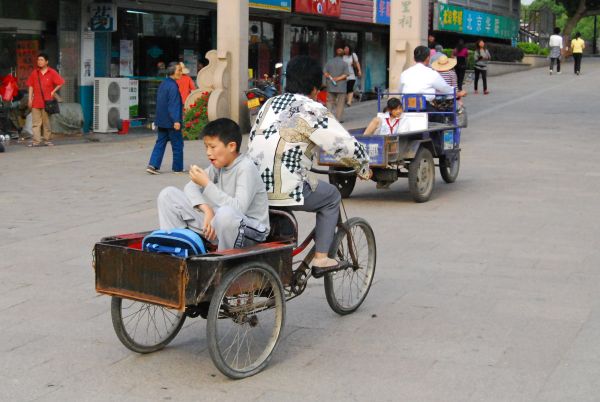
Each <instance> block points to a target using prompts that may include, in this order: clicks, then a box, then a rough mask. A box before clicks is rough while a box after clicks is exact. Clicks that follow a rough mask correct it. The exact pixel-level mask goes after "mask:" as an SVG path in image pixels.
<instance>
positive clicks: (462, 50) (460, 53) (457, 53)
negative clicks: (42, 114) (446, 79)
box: [452, 39, 469, 91]
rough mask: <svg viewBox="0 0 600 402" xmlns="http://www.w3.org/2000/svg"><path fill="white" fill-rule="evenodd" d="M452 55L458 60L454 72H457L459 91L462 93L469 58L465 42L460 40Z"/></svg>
mask: <svg viewBox="0 0 600 402" xmlns="http://www.w3.org/2000/svg"><path fill="white" fill-rule="evenodd" d="M452 55H453V56H454V57H455V58H456V67H454V70H455V71H456V78H457V84H458V90H459V91H462V87H463V82H464V81H465V72H466V71H467V58H468V57H469V51H468V50H467V48H466V47H465V41H464V40H462V39H459V40H458V44H457V45H456V48H455V49H454V50H453V51H452Z"/></svg>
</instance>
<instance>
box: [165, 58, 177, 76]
mask: <svg viewBox="0 0 600 402" xmlns="http://www.w3.org/2000/svg"><path fill="white" fill-rule="evenodd" d="M178 65H179V62H176V61H172V62H170V63H169V65H168V66H167V75H168V76H169V77H170V76H172V75H173V74H175V71H177V66H178Z"/></svg>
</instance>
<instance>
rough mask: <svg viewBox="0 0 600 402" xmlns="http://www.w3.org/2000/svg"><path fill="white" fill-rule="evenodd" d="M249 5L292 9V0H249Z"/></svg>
mask: <svg viewBox="0 0 600 402" xmlns="http://www.w3.org/2000/svg"><path fill="white" fill-rule="evenodd" d="M249 5H250V7H254V8H264V9H267V10H279V11H287V12H291V11H292V0H250V2H249Z"/></svg>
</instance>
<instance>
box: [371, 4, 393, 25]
mask: <svg viewBox="0 0 600 402" xmlns="http://www.w3.org/2000/svg"><path fill="white" fill-rule="evenodd" d="M391 7H392V0H375V22H376V23H377V24H386V25H390V13H391Z"/></svg>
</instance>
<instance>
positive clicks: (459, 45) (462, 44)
mask: <svg viewBox="0 0 600 402" xmlns="http://www.w3.org/2000/svg"><path fill="white" fill-rule="evenodd" d="M464 48H465V41H464V40H463V39H462V38H461V39H459V40H458V43H457V44H456V50H458V51H461V50H463V49H464Z"/></svg>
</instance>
